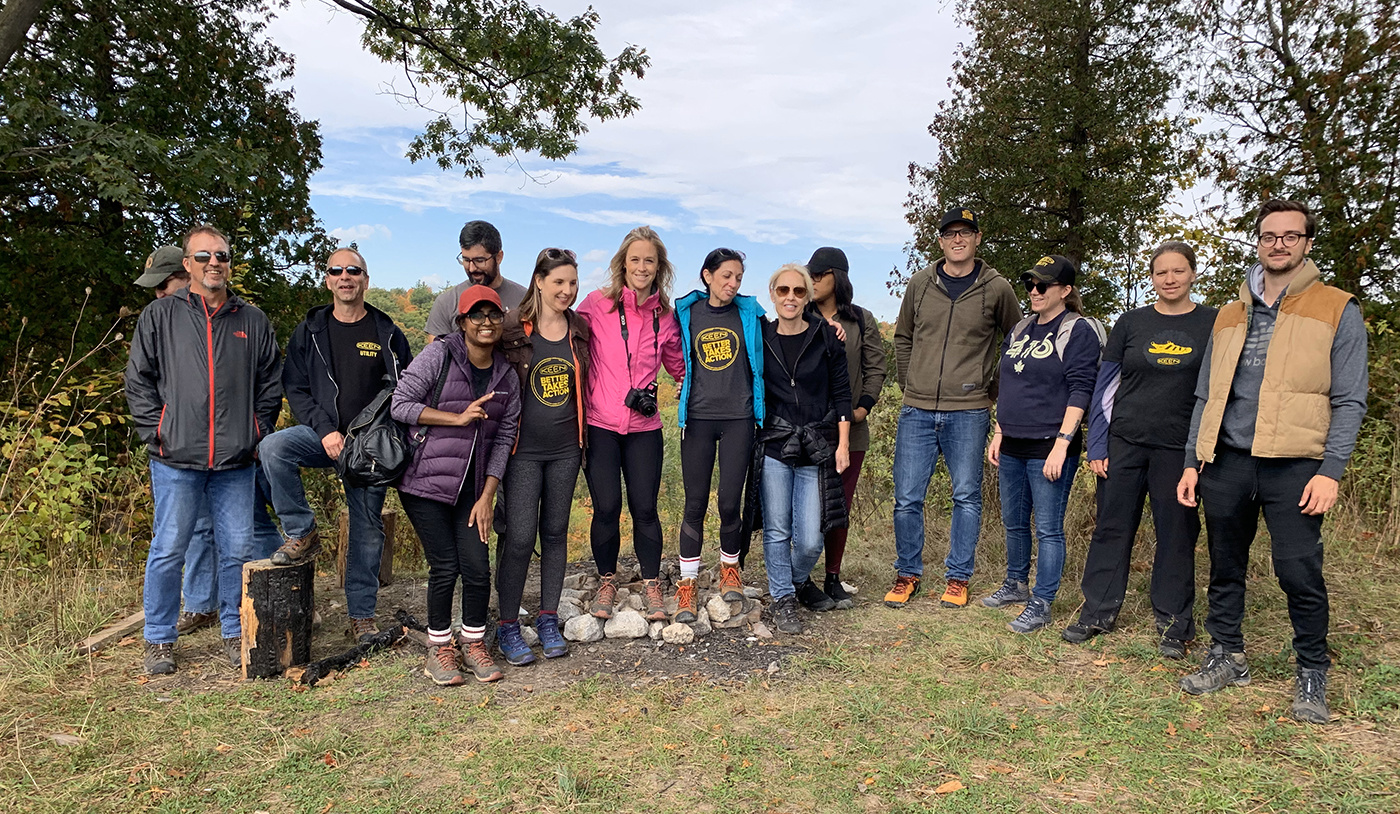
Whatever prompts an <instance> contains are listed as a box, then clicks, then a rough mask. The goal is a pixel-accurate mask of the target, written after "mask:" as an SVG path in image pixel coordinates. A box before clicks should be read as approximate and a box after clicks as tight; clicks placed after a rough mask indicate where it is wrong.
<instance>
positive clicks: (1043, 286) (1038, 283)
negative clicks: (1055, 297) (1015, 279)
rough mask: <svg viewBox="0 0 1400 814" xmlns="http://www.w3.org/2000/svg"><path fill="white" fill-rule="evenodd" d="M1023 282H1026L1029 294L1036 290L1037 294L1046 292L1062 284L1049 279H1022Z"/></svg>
mask: <svg viewBox="0 0 1400 814" xmlns="http://www.w3.org/2000/svg"><path fill="white" fill-rule="evenodd" d="M1021 282H1022V283H1024V284H1025V286H1026V293H1027V294H1029V293H1031V292H1032V291H1034V292H1035V293H1037V294H1044V293H1045V292H1047V291H1049V290H1050V289H1052V288H1055V287H1056V286H1059V285H1061V284H1060V283H1056V282H1051V281H1048V280H1022V281H1021Z"/></svg>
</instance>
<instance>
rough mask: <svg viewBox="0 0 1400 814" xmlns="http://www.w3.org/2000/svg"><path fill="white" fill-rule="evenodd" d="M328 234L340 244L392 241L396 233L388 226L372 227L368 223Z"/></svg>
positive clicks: (380, 224)
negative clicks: (379, 240) (380, 240)
mask: <svg viewBox="0 0 1400 814" xmlns="http://www.w3.org/2000/svg"><path fill="white" fill-rule="evenodd" d="M328 234H329V235H330V236H331V237H333V238H335V239H336V240H337V241H339V242H340V243H366V242H369V241H371V240H375V239H383V240H391V239H393V237H394V233H393V232H392V231H390V229H389V227H388V226H385V225H384V224H382V223H376V224H374V225H373V226H371V225H370V224H368V223H361V224H360V225H359V226H342V227H339V228H337V229H332V230H330V232H328Z"/></svg>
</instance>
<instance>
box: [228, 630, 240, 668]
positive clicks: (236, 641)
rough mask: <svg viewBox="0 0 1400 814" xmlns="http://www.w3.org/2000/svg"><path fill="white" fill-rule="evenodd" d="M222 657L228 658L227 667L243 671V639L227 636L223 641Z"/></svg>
mask: <svg viewBox="0 0 1400 814" xmlns="http://www.w3.org/2000/svg"><path fill="white" fill-rule="evenodd" d="M224 655H225V656H228V663H229V666H230V667H232V668H233V669H235V670H242V669H243V637H242V636H229V637H228V638H226V639H224Z"/></svg>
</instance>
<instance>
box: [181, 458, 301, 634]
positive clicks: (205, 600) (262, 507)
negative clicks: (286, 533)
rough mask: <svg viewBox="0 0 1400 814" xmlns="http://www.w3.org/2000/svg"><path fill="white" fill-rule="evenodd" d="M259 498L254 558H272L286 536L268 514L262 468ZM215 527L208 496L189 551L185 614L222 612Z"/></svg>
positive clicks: (255, 505) (255, 506) (183, 589)
mask: <svg viewBox="0 0 1400 814" xmlns="http://www.w3.org/2000/svg"><path fill="white" fill-rule="evenodd" d="M257 479H258V495H257V500H256V501H254V503H253V543H254V545H255V546H256V547H257V549H258V556H256V557H254V559H259V560H260V559H265V558H267V557H270V556H272V552H274V551H276V550H277V548H278V547H279V546H281V545H282V534H281V533H280V532H279V531H277V524H276V523H274V522H272V517H271V515H269V514H268V513H267V504H268V503H269V502H271V498H270V497H268V486H267V476H266V475H264V474H263V473H262V469H258V472H257ZM217 559H218V558H217V557H216V556H215V555H214V525H213V522H212V521H211V520H210V519H209V499H208V497H207V496H206V497H204V498H203V499H202V501H201V506H200V510H199V520H198V521H197V522H196V523H195V524H194V534H193V535H192V536H191V537H190V547H189V548H188V549H187V550H186V551H185V578H184V582H183V584H182V585H181V588H180V593H181V594H182V595H183V596H184V598H185V611H186V612H188V613H214V612H215V611H217V610H218V609H219V587H218V584H217V582H216V580H215V579H214V573H215V570H216V569H215V568H214V563H215V560H217Z"/></svg>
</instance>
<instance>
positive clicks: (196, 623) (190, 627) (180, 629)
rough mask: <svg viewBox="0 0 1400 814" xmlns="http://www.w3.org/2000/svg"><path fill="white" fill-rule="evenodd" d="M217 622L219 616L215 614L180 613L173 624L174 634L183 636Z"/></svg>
mask: <svg viewBox="0 0 1400 814" xmlns="http://www.w3.org/2000/svg"><path fill="white" fill-rule="evenodd" d="M218 621H219V614H217V613H191V612H189V611H182V612H181V613H180V618H179V619H178V620H176V622H175V632H176V633H178V634H180V635H181V636H184V635H186V634H189V633H193V632H195V631H196V630H199V629H200V628H202V627H209V626H210V625H213V624H217V623H218Z"/></svg>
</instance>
